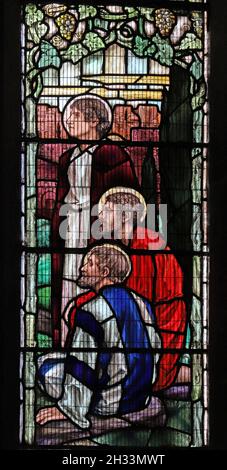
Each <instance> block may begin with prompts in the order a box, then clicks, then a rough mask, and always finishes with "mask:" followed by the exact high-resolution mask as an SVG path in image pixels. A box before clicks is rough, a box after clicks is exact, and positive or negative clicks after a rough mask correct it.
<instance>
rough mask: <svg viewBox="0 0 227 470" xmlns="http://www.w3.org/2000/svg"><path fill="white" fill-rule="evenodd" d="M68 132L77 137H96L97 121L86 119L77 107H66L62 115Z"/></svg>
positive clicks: (81, 138)
mask: <svg viewBox="0 0 227 470" xmlns="http://www.w3.org/2000/svg"><path fill="white" fill-rule="evenodd" d="M64 122H65V126H66V128H67V131H68V133H69V134H70V135H71V136H72V137H76V138H77V139H80V140H83V139H96V138H97V131H96V126H97V121H96V120H95V121H86V120H85V117H84V113H83V112H82V111H80V110H79V109H78V108H73V109H70V108H69V109H67V110H66V111H65V117H64Z"/></svg>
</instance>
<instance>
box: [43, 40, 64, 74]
mask: <svg viewBox="0 0 227 470" xmlns="http://www.w3.org/2000/svg"><path fill="white" fill-rule="evenodd" d="M40 52H41V54H40V58H39V61H38V68H45V67H56V68H59V67H60V65H61V60H60V57H59V54H58V51H57V49H56V48H55V47H54V46H52V44H50V43H49V42H47V41H41V43H40Z"/></svg>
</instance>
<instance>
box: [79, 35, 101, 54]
mask: <svg viewBox="0 0 227 470" xmlns="http://www.w3.org/2000/svg"><path fill="white" fill-rule="evenodd" d="M83 44H84V46H85V47H86V48H87V49H88V50H89V51H90V52H96V51H99V50H100V49H104V48H105V43H104V42H103V40H102V38H101V37H100V36H99V35H98V34H97V33H87V34H86V36H85V38H84V40H83Z"/></svg>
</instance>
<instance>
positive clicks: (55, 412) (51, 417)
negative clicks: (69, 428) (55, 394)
mask: <svg viewBox="0 0 227 470" xmlns="http://www.w3.org/2000/svg"><path fill="white" fill-rule="evenodd" d="M58 419H67V418H66V416H65V415H63V413H62V412H61V411H60V410H59V409H58V408H57V407H56V406H51V407H48V408H42V409H41V410H39V412H38V414H37V416H36V422H37V423H38V424H41V425H43V424H45V423H47V422H48V421H55V420H58Z"/></svg>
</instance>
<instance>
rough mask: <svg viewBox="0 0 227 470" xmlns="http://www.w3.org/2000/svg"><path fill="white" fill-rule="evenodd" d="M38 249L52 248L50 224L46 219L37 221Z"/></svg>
mask: <svg viewBox="0 0 227 470" xmlns="http://www.w3.org/2000/svg"><path fill="white" fill-rule="evenodd" d="M37 244H38V247H45V246H50V222H49V220H45V219H38V220H37Z"/></svg>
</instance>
